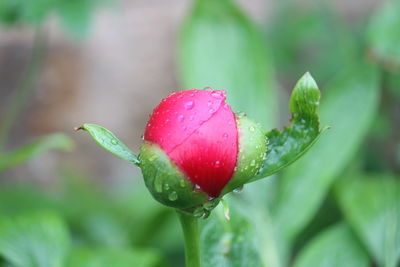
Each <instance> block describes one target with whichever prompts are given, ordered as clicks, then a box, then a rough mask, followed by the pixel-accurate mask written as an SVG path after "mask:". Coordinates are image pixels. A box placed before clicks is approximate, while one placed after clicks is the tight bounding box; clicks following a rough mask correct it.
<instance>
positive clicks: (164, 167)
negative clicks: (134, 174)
mask: <svg viewBox="0 0 400 267" xmlns="http://www.w3.org/2000/svg"><path fill="white" fill-rule="evenodd" d="M139 159H140V161H141V169H142V173H143V178H144V181H145V183H146V186H147V188H148V189H149V191H150V193H151V194H152V195H153V197H154V198H155V199H156V200H157V201H159V202H161V203H162V204H164V205H167V206H170V207H174V208H179V209H189V208H193V207H195V206H199V205H201V204H203V203H205V202H207V201H208V195H207V194H206V193H204V192H202V191H200V190H196V188H195V185H194V184H193V183H191V182H190V181H189V180H188V179H187V178H186V177H185V175H184V174H183V173H182V172H181V171H180V170H179V169H178V167H177V166H176V165H175V164H174V163H173V162H172V161H171V160H170V158H169V157H168V155H166V154H165V152H164V151H163V150H162V149H161V148H160V147H159V146H158V145H156V144H153V143H151V142H146V141H145V142H144V143H143V145H142V146H141V148H140V155H139Z"/></svg>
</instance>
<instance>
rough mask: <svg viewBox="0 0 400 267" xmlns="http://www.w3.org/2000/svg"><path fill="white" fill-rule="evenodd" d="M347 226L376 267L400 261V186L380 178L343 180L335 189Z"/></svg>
mask: <svg viewBox="0 0 400 267" xmlns="http://www.w3.org/2000/svg"><path fill="white" fill-rule="evenodd" d="M336 189H337V190H336V193H337V196H338V199H339V203H340V206H341V208H342V210H343V212H344V215H345V216H346V218H347V220H348V222H349V223H350V226H352V228H353V229H354V230H355V231H356V233H357V234H358V235H359V237H360V238H361V240H363V241H364V244H365V246H366V247H367V248H368V250H369V251H370V253H371V254H372V256H373V257H374V258H375V260H376V261H377V263H378V264H379V266H386V267H396V266H398V263H399V260H400V182H399V181H398V180H395V179H393V178H392V177H385V176H383V175H380V176H376V177H374V179H372V178H371V177H369V178H367V177H359V178H358V179H343V180H341V181H340V183H339V184H338V186H337V188H336Z"/></svg>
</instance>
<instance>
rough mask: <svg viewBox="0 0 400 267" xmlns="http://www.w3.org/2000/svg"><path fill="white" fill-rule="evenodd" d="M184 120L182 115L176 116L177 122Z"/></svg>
mask: <svg viewBox="0 0 400 267" xmlns="http://www.w3.org/2000/svg"><path fill="white" fill-rule="evenodd" d="M184 120H185V116H183V115H182V114H181V115H179V116H178V121H179V122H182V121H184Z"/></svg>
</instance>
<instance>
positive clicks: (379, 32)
mask: <svg viewBox="0 0 400 267" xmlns="http://www.w3.org/2000/svg"><path fill="white" fill-rule="evenodd" d="M399 10H400V1H399V0H389V1H387V2H385V3H383V4H382V6H381V7H380V8H379V9H378V10H377V11H376V12H375V13H374V14H373V16H372V18H371V21H370V24H369V28H368V32H367V40H368V43H369V49H370V52H371V53H372V56H374V57H376V58H377V59H378V60H379V61H381V62H382V63H383V64H384V65H385V66H386V67H387V68H388V69H399V68H400V49H399V46H400V31H399V29H400V16H399Z"/></svg>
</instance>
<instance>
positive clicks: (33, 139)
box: [0, 0, 400, 267]
mask: <svg viewBox="0 0 400 267" xmlns="http://www.w3.org/2000/svg"><path fill="white" fill-rule="evenodd" d="M306 71H310V72H311V74H312V75H313V77H314V78H315V80H316V81H317V83H318V84H319V86H320V89H321V91H322V99H321V108H320V114H321V124H322V125H323V126H325V125H328V126H331V127H332V128H331V129H330V130H329V131H327V132H326V133H325V134H324V135H323V136H322V137H321V139H320V140H319V141H318V142H317V144H316V145H315V146H314V147H313V148H312V149H311V150H310V151H309V152H308V153H307V154H306V155H305V156H304V157H303V158H301V159H300V160H299V161H298V162H296V163H295V164H294V165H292V166H291V167H289V168H288V169H286V170H285V171H283V172H281V173H279V174H278V175H275V176H273V177H269V178H267V179H264V180H261V181H258V182H255V183H252V184H249V185H247V186H245V188H244V190H243V191H242V192H240V193H236V194H231V195H230V196H229V197H228V202H229V204H230V210H231V220H230V221H227V220H226V219H225V218H224V216H223V214H222V212H223V211H222V210H221V209H217V210H216V211H215V212H213V215H212V216H211V217H210V218H208V219H207V220H204V221H202V223H201V248H202V258H203V265H204V266H267V267H284V266H295V267H303V266H318V267H331V266H332V267H334V266H335V267H336V266H344V267H347V266H349V267H358V266H382V267H396V266H400V264H399V260H400V0H387V1H377V0H357V1H329V0H319V1H317V0H314V1H295V0H281V1H272V0H248V1H244V0H243V1H233V0H193V1H189V0H181V1H179V0H169V1H161V0H151V1H149V0H147V1H143V0H120V1H116V0H114V1H113V0H34V1H33V0H32V1H26V0H1V1H0V266H22V267H30V266H35V267H36V266H40V267H42V266H49V267H58V266H83V267H86V266H93V267H102V266H118V267H119V266H121V267H125V266H127V267H128V266H144V267H146V266H183V265H184V262H183V259H184V254H183V239H182V234H181V232H180V228H179V223H178V220H177V219H176V218H175V214H174V211H173V210H171V209H168V208H165V207H162V206H161V205H159V204H158V203H156V202H155V201H154V200H153V199H152V198H151V196H150V194H149V193H148V192H147V190H146V189H145V186H144V184H143V181H142V177H141V174H140V172H139V171H138V170H137V169H135V168H134V167H132V166H131V165H129V164H128V163H126V162H122V161H120V160H119V159H117V158H115V157H113V156H111V155H110V154H108V153H106V152H105V151H103V150H101V148H100V147H98V146H97V145H95V144H94V143H93V142H92V140H90V138H89V137H88V136H87V135H85V134H83V133H75V132H74V131H73V128H74V127H75V126H79V125H81V124H82V123H84V122H90V123H98V124H101V125H104V126H105V127H107V128H108V129H110V130H112V131H113V132H114V133H116V134H117V135H118V136H119V137H120V139H121V140H123V141H124V142H125V143H126V144H128V145H129V146H130V147H131V148H132V149H133V150H134V151H138V148H139V145H140V142H141V138H140V137H141V135H142V134H143V129H144V127H145V124H146V121H147V119H148V114H150V113H151V111H152V109H153V107H155V106H156V105H157V104H158V102H159V101H160V99H161V98H162V97H165V96H166V95H168V94H169V93H171V92H172V91H176V90H184V89H190V88H193V87H194V88H199V89H200V88H204V87H206V86H210V87H212V88H214V89H225V90H227V92H228V101H229V103H230V104H232V106H233V107H234V110H236V111H244V112H246V113H247V114H248V115H249V116H250V117H251V118H253V119H255V120H258V121H259V122H261V123H262V124H263V125H264V126H265V128H266V129H272V128H275V127H279V128H280V127H283V126H284V125H288V123H289V119H290V114H288V107H287V106H288V103H287V102H288V96H289V94H290V91H291V89H292V88H293V86H294V84H295V82H296V81H297V80H298V79H299V78H300V77H301V75H302V74H303V73H305V72H306Z"/></svg>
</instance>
